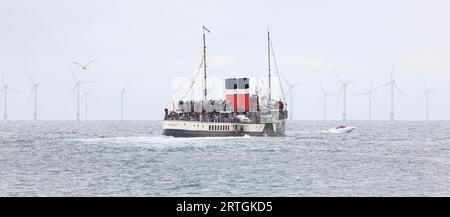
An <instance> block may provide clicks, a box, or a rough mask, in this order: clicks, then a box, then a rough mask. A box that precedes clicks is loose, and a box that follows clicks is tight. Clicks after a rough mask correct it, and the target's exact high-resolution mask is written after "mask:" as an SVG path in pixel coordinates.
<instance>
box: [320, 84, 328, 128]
mask: <svg viewBox="0 0 450 217" xmlns="http://www.w3.org/2000/svg"><path fill="white" fill-rule="evenodd" d="M320 87H321V88H322V96H321V97H320V100H319V103H320V102H322V100H323V119H324V120H325V121H326V120H327V119H328V118H327V116H328V112H327V97H328V95H329V93H328V92H327V91H326V90H325V88H324V87H323V85H322V83H320Z"/></svg>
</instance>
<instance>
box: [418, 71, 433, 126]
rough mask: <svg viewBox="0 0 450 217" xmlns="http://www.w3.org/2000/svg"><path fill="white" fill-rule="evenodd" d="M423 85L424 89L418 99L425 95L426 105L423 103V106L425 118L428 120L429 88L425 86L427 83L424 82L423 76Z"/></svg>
mask: <svg viewBox="0 0 450 217" xmlns="http://www.w3.org/2000/svg"><path fill="white" fill-rule="evenodd" d="M423 86H424V91H423V94H422V96H421V97H420V99H419V102H420V101H422V99H423V98H424V97H425V103H426V105H425V108H426V110H425V120H426V121H429V120H430V119H429V113H428V111H429V96H430V92H431V89H429V88H427V84H426V83H425V78H424V79H423Z"/></svg>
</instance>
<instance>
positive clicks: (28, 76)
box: [25, 72, 34, 85]
mask: <svg viewBox="0 0 450 217" xmlns="http://www.w3.org/2000/svg"><path fill="white" fill-rule="evenodd" d="M25 74H26V75H27V78H28V80H29V81H30V82H31V84H33V85H34V81H33V79H32V78H31V76H30V74H28V72H26V73H25Z"/></svg>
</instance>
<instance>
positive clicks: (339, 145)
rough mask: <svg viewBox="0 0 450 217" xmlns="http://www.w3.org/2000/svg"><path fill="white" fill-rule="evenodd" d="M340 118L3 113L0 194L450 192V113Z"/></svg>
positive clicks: (311, 194)
mask: <svg viewBox="0 0 450 217" xmlns="http://www.w3.org/2000/svg"><path fill="white" fill-rule="evenodd" d="M338 124H339V123H338V122H323V121H322V122H321V121H316V122H307V121H298V122H290V123H289V127H288V130H287V134H288V136H286V137H283V138H269V137H261V138H257V137H244V138H237V137H236V138H170V137H165V136H161V135H160V133H161V122H159V121H125V122H120V121H92V122H80V123H77V122H74V121H67V122H65V121H42V122H41V121H39V122H32V121H12V122H0V196H422V195H425V196H450V122H430V123H426V122H387V121H386V122H383V121H378V122H364V121H357V122H350V123H349V125H353V126H356V127H357V129H356V130H355V131H354V132H352V133H350V134H332V133H327V132H326V130H327V129H328V128H330V127H332V126H336V125H338Z"/></svg>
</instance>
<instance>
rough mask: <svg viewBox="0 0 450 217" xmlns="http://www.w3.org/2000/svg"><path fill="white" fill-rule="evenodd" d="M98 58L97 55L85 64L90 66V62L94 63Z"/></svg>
mask: <svg viewBox="0 0 450 217" xmlns="http://www.w3.org/2000/svg"><path fill="white" fill-rule="evenodd" d="M98 59H99V58H98V57H97V58H95V59H93V60H91V61H89V62H88V63H86V65H85V66H88V65H90V64H92V63H94V62H96V61H97V60H98Z"/></svg>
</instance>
